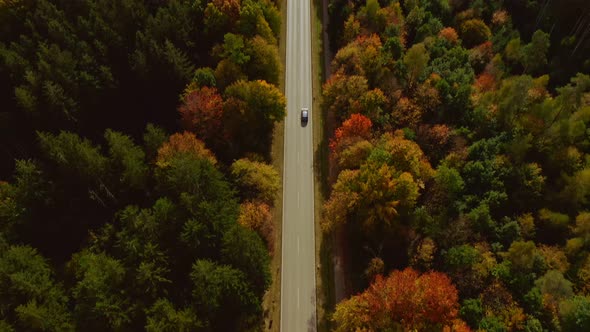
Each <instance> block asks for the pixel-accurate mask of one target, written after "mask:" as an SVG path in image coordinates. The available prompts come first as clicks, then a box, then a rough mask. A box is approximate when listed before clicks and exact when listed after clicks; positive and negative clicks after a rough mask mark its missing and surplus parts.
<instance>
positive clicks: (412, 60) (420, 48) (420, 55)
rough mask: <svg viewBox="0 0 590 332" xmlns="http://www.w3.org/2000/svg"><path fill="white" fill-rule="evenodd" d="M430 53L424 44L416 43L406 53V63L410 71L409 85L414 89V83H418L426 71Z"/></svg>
mask: <svg viewBox="0 0 590 332" xmlns="http://www.w3.org/2000/svg"><path fill="white" fill-rule="evenodd" d="M429 60H430V55H429V54H428V51H426V48H425V47H424V44H422V43H420V44H414V45H412V47H410V49H409V50H408V51H407V52H406V55H404V64H405V66H406V68H407V71H408V87H409V88H410V89H413V87H414V85H415V84H417V83H418V80H419V79H420V77H421V76H422V74H423V73H424V70H425V69H426V66H427V65H428V61H429Z"/></svg>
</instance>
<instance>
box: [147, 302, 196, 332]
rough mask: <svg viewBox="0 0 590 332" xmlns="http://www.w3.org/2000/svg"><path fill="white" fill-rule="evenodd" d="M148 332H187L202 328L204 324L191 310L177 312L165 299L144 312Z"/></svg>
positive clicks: (185, 309)
mask: <svg viewBox="0 0 590 332" xmlns="http://www.w3.org/2000/svg"><path fill="white" fill-rule="evenodd" d="M146 315H147V323H146V326H145V329H146V331H148V332H160V331H162V332H175V331H178V332H189V331H198V330H200V329H202V328H204V327H205V326H204V323H203V322H202V321H201V320H200V319H199V317H197V315H196V314H195V313H194V311H193V310H192V309H191V308H184V309H182V310H178V309H176V308H174V305H173V304H172V303H171V302H170V301H169V300H167V299H159V300H158V301H156V302H155V303H154V305H153V306H152V307H151V308H149V309H148V310H147V312H146Z"/></svg>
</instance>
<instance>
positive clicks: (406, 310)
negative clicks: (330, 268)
mask: <svg viewBox="0 0 590 332" xmlns="http://www.w3.org/2000/svg"><path fill="white" fill-rule="evenodd" d="M458 307H459V304H458V295H457V289H456V288H455V286H454V285H453V284H452V283H451V280H450V279H449V277H447V276H446V275H445V274H443V273H440V272H427V273H424V274H422V275H420V274H419V273H418V272H417V271H415V270H413V269H411V268H407V269H405V270H403V271H394V272H392V273H391V274H390V275H389V276H388V277H387V278H384V277H382V276H377V277H376V278H375V281H374V282H373V283H372V284H371V286H369V288H368V289H367V290H366V291H365V292H364V293H361V294H360V295H357V296H355V297H353V298H351V299H349V300H346V301H344V302H342V303H340V304H338V306H337V307H336V312H335V313H334V319H335V320H336V322H337V323H338V325H340V326H347V327H348V328H351V327H353V328H359V329H362V328H368V329H370V330H374V331H379V330H383V329H384V328H386V327H391V326H392V324H395V323H397V324H400V325H402V327H403V328H404V329H405V330H418V331H427V330H430V329H431V328H432V327H435V326H440V325H445V326H457V325H462V324H459V322H458V321H457V320H456V318H457V309H458ZM357 308H358V309H357ZM356 311H359V312H358V315H357V313H356ZM351 313H352V314H351ZM358 317H364V319H362V320H358V319H357V318H358ZM347 318H348V319H350V318H352V319H353V320H352V321H350V320H347ZM352 325H357V326H352ZM358 325H361V326H358ZM464 330H465V329H464Z"/></svg>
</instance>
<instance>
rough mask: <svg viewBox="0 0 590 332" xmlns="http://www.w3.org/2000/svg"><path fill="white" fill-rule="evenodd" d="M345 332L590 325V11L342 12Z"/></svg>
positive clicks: (338, 93) (327, 99)
mask: <svg viewBox="0 0 590 332" xmlns="http://www.w3.org/2000/svg"><path fill="white" fill-rule="evenodd" d="M329 14H330V23H329V25H328V27H327V29H328V31H329V35H330V46H331V48H332V51H333V52H334V56H333V59H332V62H331V73H332V74H331V76H330V77H329V78H328V79H327V81H326V82H325V83H324V85H323V91H322V93H323V108H324V110H325V111H326V112H327V121H328V124H327V128H328V135H329V136H330V138H329V149H330V152H329V153H330V157H329V172H328V178H329V179H328V181H329V183H330V186H331V192H330V195H329V198H328V199H327V200H326V202H325V204H324V206H323V218H322V229H323V232H325V233H326V234H335V235H336V236H339V237H341V238H342V239H343V243H344V245H343V246H344V248H343V250H344V251H345V252H346V257H347V264H346V270H347V274H346V277H347V279H348V283H347V292H348V294H349V297H348V298H346V299H344V300H342V301H341V302H340V303H337V304H336V307H335V310H334V311H333V313H332V314H331V321H332V326H333V329H334V330H335V331H527V332H533V331H534V332H541V331H589V330H590V154H589V153H590V76H589V74H590V60H589V59H590V35H589V34H590V4H589V3H588V2H587V1H584V0H568V1H551V0H514V1H502V0H490V1H483V0H472V1H470V0H433V1H428V0H406V1H395V0H379V1H378V0H330V1H329Z"/></svg>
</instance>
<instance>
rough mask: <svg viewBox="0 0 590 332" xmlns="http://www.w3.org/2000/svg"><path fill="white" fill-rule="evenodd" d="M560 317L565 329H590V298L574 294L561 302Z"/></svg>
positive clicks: (575, 331) (576, 331)
mask: <svg viewBox="0 0 590 332" xmlns="http://www.w3.org/2000/svg"><path fill="white" fill-rule="evenodd" d="M559 318H560V321H561V325H562V328H563V330H564V331H572V332H582V331H587V330H588V329H590V299H589V298H588V297H586V296H574V297H573V298H571V299H568V300H565V301H562V302H561V303H560V304H559Z"/></svg>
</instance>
